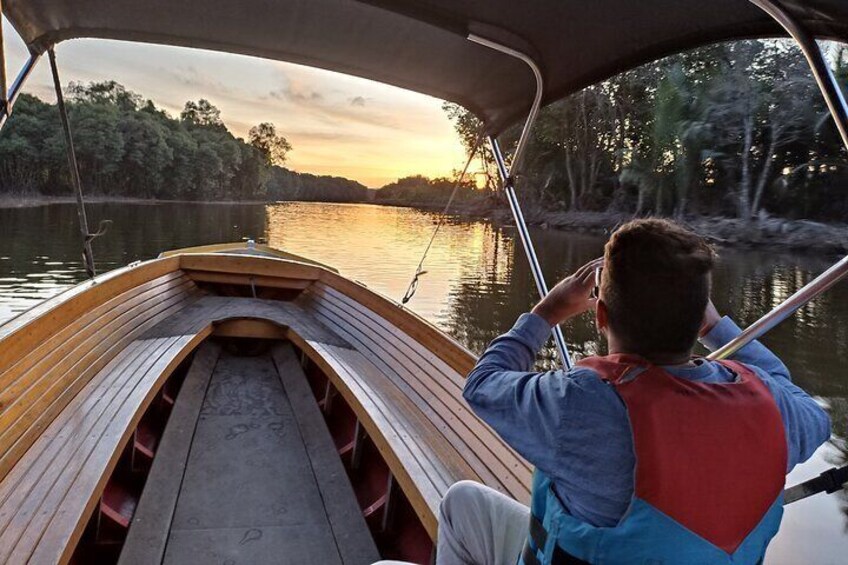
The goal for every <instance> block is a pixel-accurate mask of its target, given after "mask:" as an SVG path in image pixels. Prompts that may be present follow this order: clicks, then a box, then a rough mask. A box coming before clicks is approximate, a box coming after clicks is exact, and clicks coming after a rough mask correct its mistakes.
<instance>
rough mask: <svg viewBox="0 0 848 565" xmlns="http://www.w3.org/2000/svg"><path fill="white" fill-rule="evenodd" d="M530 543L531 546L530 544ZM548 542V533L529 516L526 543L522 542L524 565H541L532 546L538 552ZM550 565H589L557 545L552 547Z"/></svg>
mask: <svg viewBox="0 0 848 565" xmlns="http://www.w3.org/2000/svg"><path fill="white" fill-rule="evenodd" d="M531 541H532V544H531ZM547 541H548V532H547V530H545V526H544V525H543V524H542V522H541V520H539V519H538V518H536V517H535V516H533V514H530V535H529V536H528V537H527V541H525V542H524V549H523V550H522V551H521V559H522V561H523V562H524V565H541V563H540V561H539V558H538V557H537V555H536V550H535V549H534V548H533V546H535V547H537V548H539V549H540V550H541V549H542V548H544V547H545V543H547ZM550 565H591V564H590V563H589V562H588V561H583V560H582V559H578V558H577V557H574V556H573V555H571V554H570V553H568V552H567V551H565V550H564V549H562V548H561V547H560V546H559V544H557V545H556V546H555V547H554V554H553V556H552V557H551V563H550Z"/></svg>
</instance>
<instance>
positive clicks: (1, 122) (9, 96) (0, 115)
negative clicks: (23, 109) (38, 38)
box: [0, 53, 41, 129]
mask: <svg viewBox="0 0 848 565" xmlns="http://www.w3.org/2000/svg"><path fill="white" fill-rule="evenodd" d="M39 59H41V55H40V54H37V53H32V54H30V56H29V59H27V61H26V63H24V66H23V68H22V69H21V72H19V73H18V76H17V78H16V79H15V82H13V83H12V86H11V88H9V91H8V92H7V93H6V97H5V100H4V101H3V104H2V106H0V129H2V128H3V126H5V125H6V121H7V120H8V119H9V116H11V115H12V108H13V107H14V105H15V100H17V99H18V95H19V94H20V93H21V90H22V89H23V86H24V83H25V82H26V80H27V79H28V78H29V75H31V74H32V71H33V69H35V64H36V63H37V62H38V61H39Z"/></svg>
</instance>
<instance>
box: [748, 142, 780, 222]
mask: <svg viewBox="0 0 848 565" xmlns="http://www.w3.org/2000/svg"><path fill="white" fill-rule="evenodd" d="M777 137H778V134H777V132H776V131H774V128H772V129H771V141H770V142H769V148H768V152H767V153H766V162H765V163H763V170H762V171H760V178H759V179H758V180H757V188H756V190H755V191H754V202H753V204H751V214H752V215H754V216H756V215H757V212H759V211H760V202H761V201H762V199H763V193H764V192H765V189H766V185H767V184H768V180H769V178H770V177H771V169H772V167H773V166H774V152H775V151H777Z"/></svg>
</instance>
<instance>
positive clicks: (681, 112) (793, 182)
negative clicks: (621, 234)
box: [445, 41, 848, 221]
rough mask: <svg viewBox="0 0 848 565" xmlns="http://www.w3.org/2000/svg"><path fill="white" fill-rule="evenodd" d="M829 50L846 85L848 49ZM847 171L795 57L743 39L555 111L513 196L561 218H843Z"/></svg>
mask: <svg viewBox="0 0 848 565" xmlns="http://www.w3.org/2000/svg"><path fill="white" fill-rule="evenodd" d="M828 49H829V52H830V54H831V55H832V56H833V57H832V58H833V59H834V60H835V62H836V70H837V75H838V78H839V80H840V81H842V82H843V83H845V81H846V79H848V57H847V56H846V55H848V53H846V49H844V48H842V47H840V46H835V45H830V46H828ZM445 110H446V112H447V113H448V116H449V117H450V118H451V119H452V120H453V121H454V125H455V126H456V129H457V131H458V133H459V134H460V136H461V138H462V140H463V143H464V144H465V146H466V148H470V147H471V146H472V145H473V142H474V139H475V137H476V135H477V129H478V127H479V123H478V122H477V120H476V119H475V118H474V116H472V115H471V114H470V113H468V112H467V111H465V110H463V109H462V108H459V107H457V106H455V105H450V104H446V105H445ZM517 135H518V131H517V128H516V129H514V130H512V131H510V132H507V133H506V134H505V135H504V138H505V141H507V142H509V141H512V142H514V140H515V139H516V138H517ZM504 145H505V146H509V145H510V144H509V143H505V144H504ZM486 161H487V163H486V169H487V174H489V175H490V177H491V174H492V172H493V170H492V162H491V158H490V156H487V160H486ZM846 165H848V162H846V151H845V149H844V148H843V146H842V143H841V142H840V140H839V136H838V133H837V131H836V128H835V127H834V125H833V123H832V120H831V119H830V118H829V115H828V113H827V110H826V107H825V104H824V101H823V100H822V97H821V95H820V94H819V91H818V88H817V86H816V84H815V82H814V80H813V78H812V76H811V74H810V71H809V68H808V66H807V64H806V62H805V60H804V58H803V56H802V54H801V53H800V51H799V50H798V49H797V48H795V47H794V46H791V45H789V44H788V43H787V42H784V41H744V42H736V43H730V44H721V45H714V46H709V47H705V48H701V49H697V50H695V51H691V52H687V53H684V54H680V55H677V56H674V57H670V58H667V59H663V60H661V61H659V62H656V63H653V64H650V65H646V66H643V67H640V68H638V69H635V70H633V71H630V72H627V73H624V74H622V75H619V76H617V77H615V78H613V79H610V80H607V81H605V82H602V83H600V84H597V85H595V86H592V87H590V88H587V89H585V90H583V91H581V92H578V93H576V94H574V95H572V96H570V97H568V98H565V99H563V100H561V101H559V102H556V103H554V104H551V105H549V106H548V107H546V108H545V109H544V110H543V111H542V113H541V115H540V117H539V121H538V122H537V124H536V127H535V128H534V131H533V136H532V141H531V144H530V146H528V154H527V159H526V161H525V165H524V171H523V172H524V178H523V179H520V180H521V182H520V187H519V188H520V192H521V194H522V197H523V198H525V199H526V200H527V201H528V203H530V204H534V205H536V206H538V207H542V208H551V209H558V210H609V211H619V212H626V213H635V214H657V215H667V216H677V217H681V216H685V215H690V214H709V215H733V216H736V217H740V218H752V217H757V216H758V215H762V214H766V213H767V214H771V215H777V216H783V217H787V218H798V217H804V218H815V219H822V220H840V221H844V220H845V219H846V217H848V190H846V184H848V168H846ZM488 186H489V187H490V188H491V187H493V186H494V183H492V182H489V183H488Z"/></svg>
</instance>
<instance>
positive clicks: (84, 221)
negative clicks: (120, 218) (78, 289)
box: [47, 47, 97, 278]
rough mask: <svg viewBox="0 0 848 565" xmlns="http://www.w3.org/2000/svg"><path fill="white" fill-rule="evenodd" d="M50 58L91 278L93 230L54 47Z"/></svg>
mask: <svg viewBox="0 0 848 565" xmlns="http://www.w3.org/2000/svg"><path fill="white" fill-rule="evenodd" d="M47 56H48V58H49V59H50V70H51V71H52V73H53V86H54V87H55V89H56V105H57V106H58V107H59V116H60V117H61V118H62V129H64V130H65V144H66V146H67V149H68V166H69V167H70V170H71V181H72V182H73V184H74V189H75V192H76V197H77V215H78V216H79V228H80V233H81V234H82V241H83V244H82V246H83V247H82V255H83V260H84V262H85V270H86V272H87V273H88V276H89V277H90V278H94V276H95V275H96V274H97V272H96V271H95V269H94V253H92V251H91V235H90V234H91V232H89V231H88V218H87V217H86V215H85V201H84V200H83V196H82V181H81V180H80V175H79V167H77V155H76V152H75V151H74V139H73V136H71V124H70V122H69V121H68V111H67V108H66V107H65V96H64V95H63V94H62V83H61V81H60V80H59V69H58V67H57V66H56V54H55V53H54V52H53V48H52V47H51V48H50V49H48V50H47Z"/></svg>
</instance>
